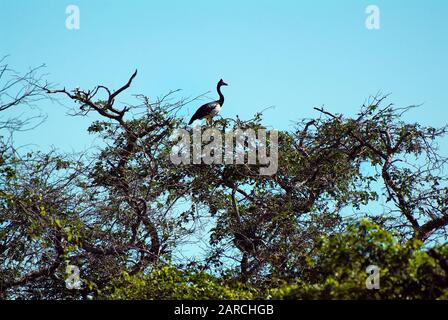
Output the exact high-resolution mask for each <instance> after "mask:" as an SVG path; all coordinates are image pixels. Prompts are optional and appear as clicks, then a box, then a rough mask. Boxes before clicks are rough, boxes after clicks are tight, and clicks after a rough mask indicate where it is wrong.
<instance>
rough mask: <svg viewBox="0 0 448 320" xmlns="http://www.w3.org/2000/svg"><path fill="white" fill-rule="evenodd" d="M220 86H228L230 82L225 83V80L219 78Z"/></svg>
mask: <svg viewBox="0 0 448 320" xmlns="http://www.w3.org/2000/svg"><path fill="white" fill-rule="evenodd" d="M218 86H228V84H227V83H225V82H224V80H222V79H221V80H219V82H218Z"/></svg>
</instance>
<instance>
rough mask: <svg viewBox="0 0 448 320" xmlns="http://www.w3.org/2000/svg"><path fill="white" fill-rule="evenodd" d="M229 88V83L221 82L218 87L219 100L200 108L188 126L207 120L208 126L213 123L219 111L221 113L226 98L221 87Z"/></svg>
mask: <svg viewBox="0 0 448 320" xmlns="http://www.w3.org/2000/svg"><path fill="white" fill-rule="evenodd" d="M222 86H227V83H225V82H224V81H223V80H222V79H221V80H219V82H218V85H217V87H216V90H217V91H218V94H219V100H216V101H213V102H209V103H206V104H204V105H203V106H201V107H199V109H198V110H196V112H195V113H194V115H193V116H192V117H191V119H190V122H188V125H190V124H192V123H193V122H194V121H195V120H201V119H206V120H207V124H209V125H210V124H211V123H212V118H213V117H214V116H216V115H217V114H218V113H219V111H221V108H222V106H223V104H224V96H223V94H222V92H221V87H222Z"/></svg>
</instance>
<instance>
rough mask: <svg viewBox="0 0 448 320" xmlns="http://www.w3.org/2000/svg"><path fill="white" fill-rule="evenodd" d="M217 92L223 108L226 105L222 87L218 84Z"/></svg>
mask: <svg viewBox="0 0 448 320" xmlns="http://www.w3.org/2000/svg"><path fill="white" fill-rule="evenodd" d="M216 90H217V91H218V94H219V104H220V105H221V106H222V105H223V104H224V95H223V94H222V92H221V85H220V84H218V86H217V88H216Z"/></svg>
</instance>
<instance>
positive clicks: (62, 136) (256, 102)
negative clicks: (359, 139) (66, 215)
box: [0, 0, 448, 151]
mask: <svg viewBox="0 0 448 320" xmlns="http://www.w3.org/2000/svg"><path fill="white" fill-rule="evenodd" d="M69 4H75V5H77V6H79V8H80V13H81V15H80V22H81V28H80V30H67V29H66V28H65V19H66V13H65V9H66V7H67V5H69ZM370 4H374V5H377V6H378V7H379V8H380V10H381V11H380V13H381V29H380V30H368V29H367V28H366V27H365V19H366V17H367V14H366V13H365V9H366V7H367V6H368V5H370ZM447 15H448V2H447V1H443V0H430V1H416V0H407V1H404V0H387V1H377V0H372V1H363V0H344V1H333V0H332V1H330V0H327V1H324V0H317V1H286V0H285V1H259V0H258V1H253V0H248V1H233V0H227V1H220V2H218V1H213V2H212V1H205V0H204V1H180V0H179V1H173V0H171V1H143V0H141V1H137V0H129V1H105V0H72V1H70V2H68V1H56V0H53V1H50V0H41V1H32V0H14V1H12V0H5V1H2V2H1V5H0V37H1V39H2V40H1V45H0V55H5V54H9V55H10V57H9V59H8V62H9V63H10V64H11V65H12V66H14V67H15V68H16V69H18V70H21V71H25V70H26V69H27V68H28V67H31V66H36V65H38V64H40V63H46V65H47V68H46V72H47V73H49V75H48V79H49V80H50V81H51V82H55V83H60V84H61V86H66V87H67V88H73V87H75V86H77V85H79V86H81V87H82V88H89V87H92V86H94V85H96V84H100V83H101V84H104V85H107V86H109V87H112V88H117V87H118V86H120V85H121V84H123V83H124V82H125V81H126V80H127V79H128V77H129V76H130V74H131V73H132V71H133V70H134V69H136V68H137V69H138V70H139V75H138V77H137V79H136V81H135V83H134V86H133V87H132V88H131V89H130V90H129V94H131V93H132V94H134V93H144V94H146V95H148V96H150V97H155V96H160V95H163V94H165V93H167V92H168V91H169V90H171V89H178V88H181V89H182V95H183V96H195V95H198V94H201V93H204V92H206V91H209V90H214V88H215V86H216V82H217V81H218V80H219V79H220V78H221V77H222V78H223V79H224V80H225V81H226V82H228V83H229V84H230V86H229V87H226V88H225V96H226V103H225V106H224V108H223V109H222V115H223V116H225V117H235V116H236V115H237V114H238V115H239V116H240V117H241V118H248V117H250V116H251V115H253V114H254V113H255V112H257V111H260V110H263V109H264V108H266V107H269V106H275V109H270V110H268V111H267V112H266V113H265V123H266V124H268V125H270V126H272V127H274V128H278V129H286V128H289V127H290V126H291V123H292V121H293V120H295V119H299V118H301V117H311V116H315V115H316V112H315V111H314V110H313V107H315V106H321V105H325V107H326V108H327V109H329V110H331V111H333V112H337V113H346V114H349V115H350V114H354V113H355V112H356V111H357V110H358V107H359V106H360V105H361V104H362V103H363V102H364V101H365V99H366V98H367V97H368V96H369V95H371V94H375V93H377V92H378V91H382V92H384V93H392V96H391V98H390V102H394V103H396V104H397V105H410V104H420V103H424V105H423V107H421V108H420V109H417V110H413V111H412V113H411V114H409V115H408V116H407V119H408V120H411V121H420V122H422V123H424V124H431V125H436V126H437V125H442V124H443V123H444V122H446V120H447V115H448V106H447V105H446V101H448V88H447V81H446V74H447V71H448V70H447V69H448V63H447V57H448V43H447V36H448V26H447V23H448V22H447V19H446V17H447ZM214 96H215V93H214V92H212V93H211V94H210V97H213V98H214ZM123 100H126V99H125V98H123ZM67 105H68V106H69V103H68V102H67ZM197 106H198V105H195V104H192V105H190V106H188V108H186V109H185V111H183V114H185V116H186V117H187V116H190V115H191V114H192V113H193V112H194V111H195V109H196V107H197ZM41 107H42V110H43V111H44V112H45V113H47V114H48V119H47V121H46V123H45V124H44V125H42V126H40V127H39V128H37V129H36V130H34V131H32V132H26V133H21V134H18V135H17V136H16V139H17V141H18V142H19V143H33V144H36V145H37V146H39V147H41V148H47V147H48V146H50V145H54V146H56V147H58V148H60V149H62V150H67V151H70V150H78V151H80V149H82V148H83V147H86V146H89V145H90V144H91V143H92V139H93V137H92V136H89V135H87V133H86V128H87V127H88V123H89V121H90V120H88V119H80V118H71V117H68V116H66V109H64V108H62V107H60V106H59V105H55V104H50V103H44V104H42V105H41Z"/></svg>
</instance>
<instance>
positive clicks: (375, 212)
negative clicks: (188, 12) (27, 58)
mask: <svg viewBox="0 0 448 320" xmlns="http://www.w3.org/2000/svg"><path fill="white" fill-rule="evenodd" d="M6 70H9V68H8V67H7V66H5V67H4V72H0V81H1V82H0V117H1V115H2V111H3V110H6V109H10V108H27V106H29V105H30V104H32V103H33V101H35V99H39V100H40V99H47V100H46V101H48V102H49V101H50V100H51V99H65V100H64V101H65V102H66V103H69V104H70V105H71V106H72V107H73V113H72V115H71V116H75V120H76V117H85V116H88V115H90V114H95V115H96V116H97V118H98V119H99V120H95V121H93V122H92V124H91V125H90V127H89V129H88V131H89V133H90V134H92V135H95V136H96V137H98V138H99V139H100V140H101V144H99V145H98V147H97V149H96V150H95V151H94V152H84V150H79V152H78V153H76V154H68V153H64V152H62V151H60V150H53V151H51V152H42V151H39V150H35V151H30V152H27V153H26V154H23V153H21V152H20V150H18V146H16V145H15V144H14V142H13V140H11V139H9V138H8V132H11V131H12V132H13V131H15V130H20V129H21V128H23V126H24V125H25V122H26V121H25V120H24V119H16V120H14V121H13V122H11V120H5V121H3V122H2V121H0V268H1V270H0V295H1V297H2V298H8V299H16V298H25V299H56V298H58V299H60V298H62V299H88V298H100V299H182V298H187V299H188V298H190V299H255V298H263V299H270V298H276V299H278V298H280V299H320V298H335V299H340V298H342V299H357V298H363V299H365V298H367V299H370V298H372V299H378V298H382V299H404V298H406V299H412V298H422V299H435V298H447V297H448V286H447V284H448V249H447V246H446V236H447V234H446V232H447V225H448V185H447V175H446V160H447V158H446V157H444V155H443V152H441V150H439V148H438V142H439V141H441V139H443V138H445V136H446V133H447V127H442V128H433V127H429V126H423V125H421V124H419V123H409V122H405V121H404V120H403V115H404V114H405V113H406V112H412V108H413V106H410V107H396V106H394V105H393V104H389V103H388V101H389V100H390V98H389V97H388V96H374V97H370V98H369V99H368V102H367V103H365V104H364V105H362V106H361V107H360V109H359V112H358V113H357V114H356V115H355V116H347V115H342V114H337V113H333V112H331V111H330V110H325V109H323V108H316V109H315V112H316V117H315V118H314V119H302V120H298V121H296V123H295V127H294V128H293V129H291V130H282V131H279V137H278V148H279V150H278V155H279V159H278V161H279V163H278V171H277V172H276V173H275V174H273V175H260V174H259V168H260V166H261V164H260V163H257V164H253V165H252V164H244V165H241V164H232V165H229V164H211V165H206V164H199V165H198V164H188V165H176V164H174V163H173V162H172V161H171V160H170V152H171V150H172V147H173V145H174V144H175V143H176V142H175V141H173V140H172V139H171V136H172V134H173V133H174V131H175V130H176V129H179V128H184V129H187V130H191V129H190V128H188V126H187V125H186V122H185V119H184V118H183V117H181V116H180V111H182V109H183V108H184V107H185V106H186V105H187V104H188V103H190V102H191V101H194V99H190V100H189V99H181V100H179V101H175V102H173V100H172V99H171V97H172V95H173V92H171V93H169V94H167V95H165V96H162V97H159V98H152V97H147V96H145V95H143V94H142V95H138V96H137V99H138V103H136V104H134V105H130V104H121V103H119V102H118V101H119V100H121V99H118V98H119V97H122V96H123V95H125V94H126V92H127V90H128V88H129V87H130V86H132V82H133V80H134V78H135V77H136V76H137V72H135V73H134V74H132V76H131V77H130V78H129V79H128V81H127V82H125V83H124V85H123V86H122V87H120V88H118V89H117V90H115V91H114V90H112V89H110V88H108V87H106V86H102V85H98V86H96V87H94V88H91V89H81V88H76V89H74V90H66V89H65V88H64V89H57V88H53V87H52V86H51V85H50V84H48V83H45V82H44V81H43V80H42V78H41V77H39V76H38V75H37V74H36V73H35V72H36V70H34V73H30V74H26V75H25V76H18V75H17V74H15V73H14V74H13V75H12V78H11V79H13V80H11V79H10V78H6V77H11V74H8V73H7V72H5V71H6ZM11 81H16V82H14V85H15V86H19V94H18V95H15V96H14V94H13V93H11V90H13V89H14V88H11V86H10V83H11ZM11 97H12V98H13V100H10V98H11ZM6 98H8V99H6ZM298 116H299V115H298ZM0 120H1V118H0ZM265 123H269V121H268V120H266V119H263V115H262V114H261V113H258V114H256V115H255V116H254V118H253V119H248V120H242V119H239V118H235V119H233V118H229V119H224V118H220V119H215V121H214V126H215V128H218V129H219V130H221V131H222V132H226V131H228V130H235V129H243V130H245V129H253V130H257V129H267V128H268V127H269V126H268V124H265ZM268 143H269V141H268ZM204 145H206V143H204ZM258 160H259V159H258ZM379 208H380V209H379ZM198 234H199V235H200V236H199V238H200V239H199V240H198V239H197V238H198ZM204 234H205V237H206V238H204ZM187 244H188V245H189V246H192V245H193V246H194V245H196V246H198V248H199V247H201V248H203V249H204V254H203V255H202V256H200V257H189V258H187V257H185V258H179V256H178V255H177V252H178V251H179V250H181V251H182V248H183V247H184V246H185V245H187ZM69 265H74V266H77V267H79V271H80V279H81V282H82V285H81V287H80V288H79V289H78V290H72V289H68V288H67V287H66V282H65V280H66V279H67V273H66V270H67V266H69ZM369 265H377V266H378V267H379V268H380V275H381V289H380V290H367V289H366V286H365V282H366V277H367V276H368V274H367V273H366V268H367V267H368V266H369Z"/></svg>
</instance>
